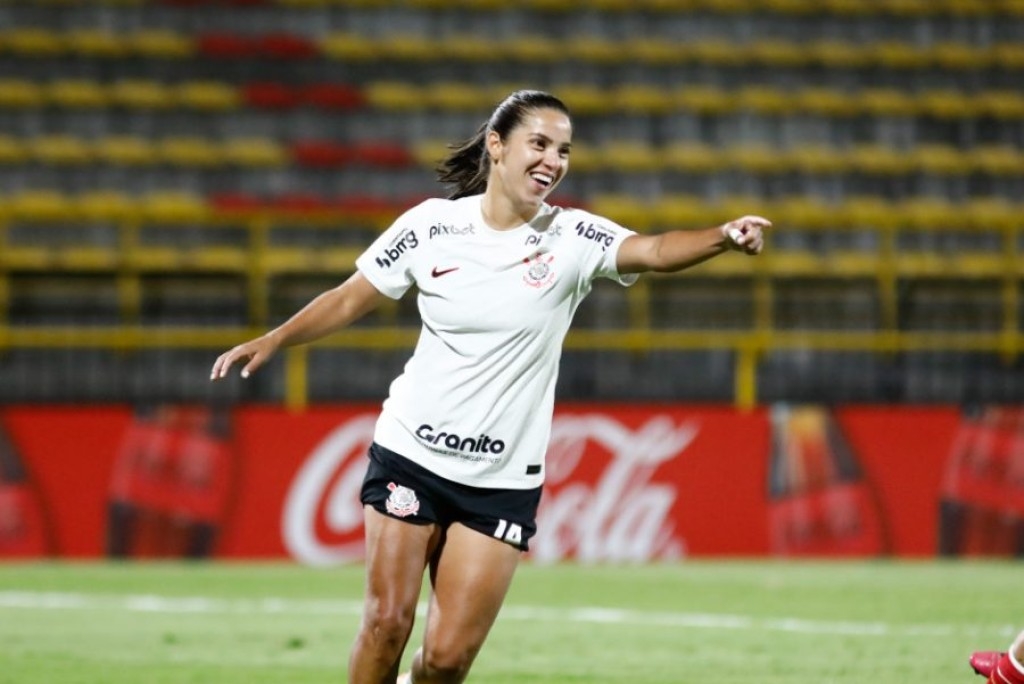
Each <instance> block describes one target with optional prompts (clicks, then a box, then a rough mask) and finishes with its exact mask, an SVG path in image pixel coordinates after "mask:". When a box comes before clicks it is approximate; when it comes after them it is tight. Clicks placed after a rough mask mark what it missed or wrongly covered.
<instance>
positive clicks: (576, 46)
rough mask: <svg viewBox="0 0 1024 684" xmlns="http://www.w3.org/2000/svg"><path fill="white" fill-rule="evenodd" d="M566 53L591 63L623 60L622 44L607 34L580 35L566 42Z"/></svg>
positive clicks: (569, 56)
mask: <svg viewBox="0 0 1024 684" xmlns="http://www.w3.org/2000/svg"><path fill="white" fill-rule="evenodd" d="M565 55H566V57H568V58H569V59H575V60H578V61H581V62H588V63H591V64H616V63H618V62H620V61H621V60H622V46H621V45H620V44H619V42H618V41H616V40H610V39H609V38H607V37H605V36H599V35H591V34H587V35H578V36H573V37H572V38H571V39H570V40H568V41H567V42H566V45H565Z"/></svg>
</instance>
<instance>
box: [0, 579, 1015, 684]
mask: <svg viewBox="0 0 1024 684" xmlns="http://www.w3.org/2000/svg"><path fill="white" fill-rule="evenodd" d="M362 581H363V578H362V568H361V567H360V566H346V567H341V568H332V569H312V568H306V567H301V566H296V565H289V564H240V563H199V564H184V563H183V564H177V563H171V564H162V563H135V564H108V563H52V564H51V563H45V564H36V563H29V564H22V563H10V564H0V683H2V684H8V683H10V684H32V683H36V682H39V683H46V684H50V683H51V682H52V683H60V684H129V683H130V684H204V683H209V684H243V683H244V684H259V683H268V684H269V683H271V682H274V683H277V682H280V683H285V682H287V683H288V684H303V683H307V684H312V683H313V682H318V683H319V682H344V681H345V663H346V659H347V656H348V649H349V646H350V644H351V642H352V638H353V635H354V633H355V629H356V625H357V623H358V620H359V611H360V600H361V592H362ZM420 624H422V620H420V621H419V622H418V624H417V627H419V625H420ZM1022 627H1024V566H1022V565H1021V564H1020V563H1015V562H1009V561H1005V562H996V561H993V562H981V561H915V562H897V561H875V562H798V561H696V560H691V561H684V562H681V563H678V564H671V565H648V566H579V565H558V566H540V565H533V564H530V563H526V564H524V565H523V566H522V568H521V569H520V571H519V574H518V575H517V577H516V580H515V583H514V585H513V589H512V592H511V594H510V596H509V598H508V600H507V602H506V605H505V609H504V610H503V612H502V615H501V617H500V618H499V621H498V624H497V625H496V626H495V628H494V630H493V631H492V633H491V637H490V639H489V641H488V643H487V645H486V646H485V647H484V650H483V651H482V653H481V654H480V656H479V658H478V660H477V663H476V665H475V667H474V669H473V672H472V674H471V676H470V681H476V682H488V683H489V684H512V683H513V682H514V683H516V684H520V683H522V682H531V683H539V684H555V683H583V682H586V683H587V684H596V683H602V682H630V683H631V684H670V683H671V684H680V683H685V682H699V683H708V684H711V683H713V684H729V683H733V682H735V683H736V684H739V683H741V682H742V683H743V684H750V683H751V682H756V683H757V684H784V683H785V684H797V683H799V684H806V683H807V682H815V683H816V684H828V683H834V684H913V683H916V682H921V683H925V682H927V684H947V683H948V684H955V683H957V682H962V683H970V682H975V681H976V682H978V683H979V684H980V683H981V679H980V678H977V677H975V676H974V675H973V674H972V673H971V672H970V669H969V668H968V666H967V657H968V655H969V654H970V652H971V651H972V650H976V649H995V648H1005V647H1006V646H1007V644H1008V643H1009V640H1010V639H1011V638H1012V637H1013V635H1014V634H1016V631H1017V630H1018V629H1020V628H1022ZM418 639H419V632H418V629H417V632H416V633H414V635H413V639H412V645H413V646H415V644H416V643H417V642H418ZM413 646H411V647H410V651H411V650H412V647H413ZM407 655H408V654H407Z"/></svg>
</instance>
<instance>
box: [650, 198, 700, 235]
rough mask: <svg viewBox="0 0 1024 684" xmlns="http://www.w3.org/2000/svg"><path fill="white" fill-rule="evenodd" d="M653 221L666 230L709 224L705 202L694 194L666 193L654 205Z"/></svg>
mask: <svg viewBox="0 0 1024 684" xmlns="http://www.w3.org/2000/svg"><path fill="white" fill-rule="evenodd" d="M653 223H654V225H656V226H657V227H659V228H661V229H664V230H673V229H677V228H701V227H704V226H706V225H709V224H708V219H707V209H706V207H705V202H704V200H703V199H702V198H701V197H699V196H694V195H677V194H674V195H664V196H662V197H661V199H660V200H659V201H658V202H657V203H656V204H655V205H654V218H653Z"/></svg>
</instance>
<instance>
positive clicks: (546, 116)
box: [518, 107, 572, 142]
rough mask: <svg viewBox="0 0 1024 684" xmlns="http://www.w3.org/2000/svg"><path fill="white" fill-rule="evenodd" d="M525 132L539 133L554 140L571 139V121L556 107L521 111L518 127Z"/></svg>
mask: <svg viewBox="0 0 1024 684" xmlns="http://www.w3.org/2000/svg"><path fill="white" fill-rule="evenodd" d="M518 128H519V129H520V130H522V131H523V132H525V133H526V134H528V135H529V134H533V133H540V134H542V135H545V136H547V137H548V138H551V139H552V140H554V141H556V142H563V141H566V142H567V141H569V140H571V139H572V122H571V121H570V120H569V117H568V116H567V115H566V114H565V112H562V111H559V110H557V109H551V108H547V107H546V108H543V109H531V110H529V111H527V112H524V113H523V119H522V121H521V122H520V124H519V127H518Z"/></svg>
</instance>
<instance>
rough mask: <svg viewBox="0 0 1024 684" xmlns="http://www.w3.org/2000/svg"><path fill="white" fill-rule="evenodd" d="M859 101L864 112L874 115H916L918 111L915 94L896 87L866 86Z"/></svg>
mask: <svg viewBox="0 0 1024 684" xmlns="http://www.w3.org/2000/svg"><path fill="white" fill-rule="evenodd" d="M857 101H858V103H859V104H860V107H861V109H862V110H863V111H864V112H866V113H868V114H872V115H874V116H897V117H901V116H914V115H915V114H916V113H917V111H918V106H917V102H916V101H915V100H914V98H913V96H911V95H910V94H908V93H905V92H903V91H901V90H896V89H895V88H865V89H864V90H861V91H860V93H859V95H858V97H857Z"/></svg>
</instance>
